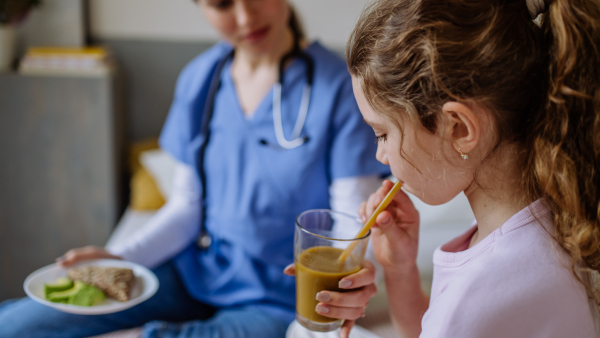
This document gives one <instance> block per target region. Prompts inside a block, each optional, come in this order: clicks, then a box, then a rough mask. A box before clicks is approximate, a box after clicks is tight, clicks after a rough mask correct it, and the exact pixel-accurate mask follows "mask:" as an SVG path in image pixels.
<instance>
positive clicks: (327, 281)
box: [296, 246, 360, 323]
mask: <svg viewBox="0 0 600 338" xmlns="http://www.w3.org/2000/svg"><path fill="white" fill-rule="evenodd" d="M342 252H343V250H342V249H338V248H332V247H327V246H317V247H312V248H309V249H306V250H305V251H303V252H302V253H301V254H300V256H299V257H298V259H297V260H296V311H297V312H298V314H299V315H301V316H302V317H304V318H306V319H308V320H312V321H315V322H319V323H329V322H334V321H336V320H338V319H335V318H329V317H325V316H321V315H320V314H318V313H317V312H316V311H315V307H316V306H317V304H318V303H319V302H318V301H317V300H316V299H315V297H316V296H317V293H318V292H320V291H323V290H328V291H337V292H343V291H345V290H343V289H340V288H338V282H339V281H340V279H342V278H343V277H345V276H348V275H350V274H353V273H355V272H357V271H358V270H360V265H359V264H352V263H353V260H354V257H352V256H350V257H348V258H346V260H345V261H340V260H338V258H339V257H340V255H341V254H342Z"/></svg>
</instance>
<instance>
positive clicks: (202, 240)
mask: <svg viewBox="0 0 600 338" xmlns="http://www.w3.org/2000/svg"><path fill="white" fill-rule="evenodd" d="M211 243H212V239H211V238H210V236H209V235H208V234H207V233H204V234H202V235H201V236H200V237H198V242H196V244H197V245H198V247H199V248H201V249H207V248H209V247H210V244H211Z"/></svg>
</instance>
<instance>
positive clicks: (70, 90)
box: [0, 73, 124, 301]
mask: <svg viewBox="0 0 600 338" xmlns="http://www.w3.org/2000/svg"><path fill="white" fill-rule="evenodd" d="M115 83H117V81H115V78H114V76H104V77H79V78H77V77H43V76H20V75H18V74H14V73H13V74H0V301H1V300H4V299H7V298H12V297H18V296H24V292H23V288H22V283H23V280H24V279H25V277H26V276H27V275H28V274H29V273H31V272H32V271H34V270H36V269H38V268H41V267H43V266H45V265H47V264H51V263H53V262H54V259H55V258H56V257H58V256H60V255H62V254H63V253H64V252H65V251H66V250H68V249H69V248H73V247H79V246H83V245H87V244H94V245H103V244H104V243H105V242H106V240H107V239H108V237H109V235H110V232H111V231H112V229H113V228H114V226H115V224H116V221H117V218H118V216H119V215H120V212H121V211H122V210H123V184H122V181H123V180H122V179H121V178H122V176H123V175H122V172H123V171H122V164H123V163H124V162H123V161H122V160H123V141H124V140H123V137H122V135H123V131H124V128H123V127H124V126H123V123H122V122H121V121H122V120H123V118H122V115H123V114H122V111H120V108H119V107H120V106H121V105H120V102H121V100H119V99H118V95H116V93H118V92H119V91H118V90H116V89H115V88H116V87H115Z"/></svg>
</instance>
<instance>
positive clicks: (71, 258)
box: [56, 245, 123, 268]
mask: <svg viewBox="0 0 600 338" xmlns="http://www.w3.org/2000/svg"><path fill="white" fill-rule="evenodd" d="M103 258H110V259H123V258H121V257H119V256H115V255H113V254H111V253H109V252H108V251H106V249H104V248H101V247H97V246H92V245H88V246H84V247H83V248H77V249H71V250H69V251H67V253H66V254H64V255H63V256H61V257H58V258H57V259H56V263H58V264H59V265H60V266H62V267H65V268H68V267H70V266H71V265H73V264H75V263H77V262H79V261H84V260H88V259H103Z"/></svg>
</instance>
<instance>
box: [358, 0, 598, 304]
mask: <svg viewBox="0 0 600 338" xmlns="http://www.w3.org/2000/svg"><path fill="white" fill-rule="evenodd" d="M544 11H545V13H543V14H541V16H539V17H538V18H537V20H536V21H535V22H534V21H533V20H532V16H538V14H539V13H540V12H544ZM540 26H541V27H540ZM346 55H347V62H348V67H349V70H350V72H351V73H352V75H353V76H354V77H356V78H357V80H358V81H359V82H360V84H361V86H362V89H363V91H364V93H365V97H366V98H367V100H368V101H369V103H370V105H371V106H372V107H373V108H374V110H376V111H378V112H380V113H381V114H383V115H384V116H385V117H386V118H387V119H389V120H391V121H399V119H400V117H399V116H400V114H403V115H407V116H409V117H410V118H411V119H412V121H415V122H416V123H421V124H422V125H423V126H424V127H425V128H426V129H427V130H429V131H430V132H432V133H435V132H436V129H437V127H438V113H439V112H441V111H442V106H443V104H444V103H445V102H447V101H450V100H473V101H475V102H477V103H478V104H480V105H482V106H483V107H485V108H487V110H488V111H489V112H490V113H491V114H492V115H493V119H494V121H495V123H496V128H495V129H496V130H497V133H498V143H497V145H496V147H495V148H494V151H496V150H497V149H499V148H501V147H503V146H504V145H506V144H511V145H513V146H514V147H516V148H517V149H519V150H520V154H519V156H518V159H517V161H518V163H516V165H517V166H518V172H520V173H522V176H521V180H520V186H521V188H522V190H523V191H524V192H525V197H526V201H525V202H527V203H532V202H533V201H535V200H537V199H539V198H544V200H545V202H546V204H547V205H548V206H549V207H550V209H551V211H552V215H553V219H554V227H555V233H556V240H557V242H558V243H559V244H560V246H561V247H562V248H563V249H564V250H565V251H566V252H567V253H568V254H569V255H570V257H571V258H572V266H571V268H572V271H573V274H574V275H575V277H576V278H577V279H578V280H580V281H581V282H582V283H583V284H584V285H585V287H586V288H587V290H588V293H589V295H590V296H591V299H593V300H594V301H595V303H596V305H598V304H599V298H598V296H597V294H598V293H597V290H598V289H597V287H596V285H595V284H594V283H593V282H591V281H589V279H588V280H584V278H582V277H586V276H585V275H586V274H587V275H592V276H598V271H599V270H600V1H598V0H549V1H546V2H544V0H527V1H526V0H379V1H375V2H374V3H373V4H372V5H371V6H370V7H369V8H368V9H367V10H365V11H364V12H363V14H362V15H361V17H360V19H359V21H358V23H357V25H356V27H355V29H354V31H353V33H352V35H351V37H350V41H349V43H348V48H347V51H346ZM494 151H492V153H491V154H490V156H492V155H493V152H494Z"/></svg>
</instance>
